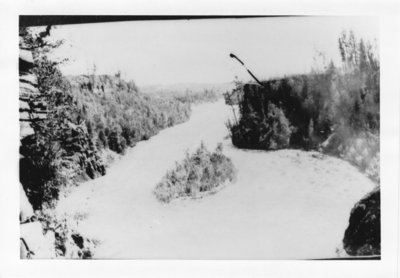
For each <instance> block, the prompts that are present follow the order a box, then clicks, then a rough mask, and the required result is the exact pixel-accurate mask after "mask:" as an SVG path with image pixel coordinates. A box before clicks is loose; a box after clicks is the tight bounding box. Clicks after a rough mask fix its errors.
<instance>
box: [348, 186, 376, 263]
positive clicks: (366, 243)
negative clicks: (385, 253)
mask: <svg viewBox="0 0 400 278" xmlns="http://www.w3.org/2000/svg"><path fill="white" fill-rule="evenodd" d="M380 192H381V191H380V188H379V187H378V188H376V189H374V190H373V191H372V192H370V193H369V194H367V195H366V196H365V197H364V198H362V199H361V200H360V201H359V202H357V203H356V204H355V206H354V208H353V209H352V210H351V213H350V219H349V226H348V227H347V229H346V232H345V234H344V238H343V247H344V250H345V251H346V253H347V254H349V255H351V256H365V255H380V254H381V208H380V203H381V202H380V197H381V194H380Z"/></svg>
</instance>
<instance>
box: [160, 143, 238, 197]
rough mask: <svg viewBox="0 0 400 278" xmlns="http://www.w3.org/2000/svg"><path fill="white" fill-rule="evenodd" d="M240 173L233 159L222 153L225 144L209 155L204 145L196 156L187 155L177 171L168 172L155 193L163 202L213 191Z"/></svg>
mask: <svg viewBox="0 0 400 278" xmlns="http://www.w3.org/2000/svg"><path fill="white" fill-rule="evenodd" d="M235 177H236V170H235V168H234V166H233V163H232V161H231V160H230V158H228V157H226V156H225V155H224V154H223V153H222V144H219V145H218V146H217V148H216V150H215V151H214V152H209V151H208V150H207V149H206V147H205V146H204V144H203V143H202V144H201V145H200V147H199V148H198V149H197V150H196V151H195V152H194V153H193V154H189V153H186V157H185V159H184V160H183V161H182V162H181V163H176V166H175V169H173V170H171V171H169V172H167V174H166V175H165V176H164V177H163V178H162V180H161V182H160V183H158V184H157V186H156V188H155V190H154V194H155V195H156V197H157V199H158V200H160V201H162V202H166V203H168V202H170V201H171V200H172V199H175V198H179V197H184V196H190V197H196V196H197V195H198V194H201V193H204V192H210V191H213V190H214V189H215V188H217V187H218V186H220V185H221V184H223V183H224V182H226V181H233V180H234V179H235Z"/></svg>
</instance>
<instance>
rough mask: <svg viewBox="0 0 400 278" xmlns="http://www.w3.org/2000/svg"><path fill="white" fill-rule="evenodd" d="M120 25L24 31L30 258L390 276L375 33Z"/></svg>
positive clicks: (232, 24) (322, 20)
mask: <svg viewBox="0 0 400 278" xmlns="http://www.w3.org/2000/svg"><path fill="white" fill-rule="evenodd" d="M74 19H76V20H77V21H79V20H82V21H83V22H82V23H78V22H73V23H71V24H69V21H72V20H74ZM121 19H122V20H123V21H117V22H112V21H111V22H110V21H108V22H107V17H105V18H104V20H105V22H96V17H81V18H79V17H68V16H66V17H51V16H47V17H46V16H37V17H36V16H26V17H25V16H21V17H20V28H19V39H20V42H19V47H20V56H19V61H20V62H19V63H20V64H19V74H20V95H19V99H20V107H19V111H20V116H21V118H20V127H21V133H20V137H21V138H20V140H21V147H20V155H21V158H20V183H21V213H20V221H21V258H23V259H25V258H26V259H29V258H32V259H36V258H55V259H57V258H66V259H76V258H80V259H91V258H98V259H333V258H348V257H351V258H353V257H362V258H364V259H366V258H367V259H380V255H381V234H380V224H381V223H380V220H381V217H380V173H379V169H380V167H379V166H380V151H379V149H380V148H379V138H380V132H379V131H380V109H379V104H380V86H379V83H380V62H379V59H380V58H379V32H378V31H379V30H378V22H377V19H376V18H363V17H361V18H358V17H321V16H319V17H313V16H310V17H293V16H287V17H279V16H278V17H238V18H235V17H226V18H224V17H220V18H218V17H215V18H213V17H209V18H207V17H205V18H201V17H192V18H191V17H188V18H185V17H176V18H171V19H170V18H169V17H153V18H152V17H150V18H146V17H143V18H135V17H133V18H132V19H130V18H124V17H122V18H121ZM125 19H126V20H125ZM117 20H118V18H117ZM85 21H88V22H85ZM90 21H94V22H90Z"/></svg>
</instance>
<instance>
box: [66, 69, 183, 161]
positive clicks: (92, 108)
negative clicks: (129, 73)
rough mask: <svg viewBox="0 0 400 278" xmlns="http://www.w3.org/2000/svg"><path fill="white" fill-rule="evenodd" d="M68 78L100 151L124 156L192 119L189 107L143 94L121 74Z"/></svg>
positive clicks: (170, 99) (174, 101)
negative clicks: (171, 127) (154, 136)
mask: <svg viewBox="0 0 400 278" xmlns="http://www.w3.org/2000/svg"><path fill="white" fill-rule="evenodd" d="M68 79H69V81H70V84H71V92H72V94H73V95H74V97H75V99H76V100H77V103H78V106H79V109H80V111H81V115H82V120H83V121H84V122H85V123H86V126H87V129H88V132H89V134H90V136H91V138H92V139H93V140H94V142H95V143H96V146H97V148H98V149H104V148H109V149H111V150H112V151H115V152H117V153H124V152H125V149H126V148H127V147H128V146H130V147H132V146H134V145H135V144H136V143H137V142H138V141H141V140H147V139H149V138H150V137H151V136H153V135H155V134H157V133H158V131H160V130H161V129H164V128H167V127H170V126H173V125H176V124H179V123H182V122H184V121H186V120H187V119H188V118H189V116H190V105H189V104H187V103H181V102H180V101H177V100H174V99H172V98H158V97H151V96H148V95H145V94H142V93H140V92H139V91H138V89H137V87H136V86H135V85H134V83H133V82H126V81H124V80H122V79H121V78H120V77H119V76H118V75H116V76H108V75H102V76H94V75H90V76H70V77H69V78H68ZM88 84H89V85H88Z"/></svg>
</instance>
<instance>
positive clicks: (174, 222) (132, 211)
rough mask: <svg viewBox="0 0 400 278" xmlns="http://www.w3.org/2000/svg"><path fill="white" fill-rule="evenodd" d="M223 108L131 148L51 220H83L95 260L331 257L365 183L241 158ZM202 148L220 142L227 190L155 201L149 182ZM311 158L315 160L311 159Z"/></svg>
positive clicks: (318, 166) (290, 157)
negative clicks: (231, 177) (233, 173)
mask: <svg viewBox="0 0 400 278" xmlns="http://www.w3.org/2000/svg"><path fill="white" fill-rule="evenodd" d="M231 113H232V112H231V108H230V107H228V106H226V105H224V103H223V101H219V102H216V103H209V104H202V105H199V106H195V107H194V108H193V114H192V117H191V119H190V120H189V121H188V122H186V123H183V124H180V125H177V126H174V127H172V128H168V129H166V130H163V131H161V132H160V133H159V134H158V135H156V136H154V137H152V138H151V139H150V140H148V141H143V142H140V143H138V144H137V146H136V147H134V148H132V149H130V150H129V151H128V153H127V154H126V155H125V156H124V157H122V158H121V159H120V160H118V161H116V162H115V163H113V165H112V166H111V167H110V169H109V171H108V173H107V175H106V176H104V177H101V178H98V179H95V180H91V181H88V182H86V183H83V184H81V185H80V186H79V187H77V188H76V189H74V190H73V191H72V193H71V194H70V195H69V196H68V197H67V198H65V199H62V200H60V202H59V205H58V207H57V213H59V214H64V213H66V214H68V215H71V216H74V215H84V217H83V218H84V219H83V220H82V221H81V222H80V224H79V230H80V232H81V233H82V235H85V236H87V237H90V238H96V239H98V240H99V241H100V242H101V244H100V245H99V246H98V248H97V249H96V250H95V254H94V257H95V258H113V259H115V258H128V259H135V258H145V259H165V258H169V259H306V258H323V257H335V256H336V254H335V249H336V247H338V246H339V245H340V243H341V240H342V238H343V234H344V231H345V229H346V227H347V224H348V219H349V215H350V210H351V208H352V207H353V205H354V204H355V203H356V202H357V201H358V200H359V199H360V198H361V197H363V196H364V194H366V193H367V192H369V191H370V190H371V189H372V188H373V183H372V182H371V181H370V180H369V179H368V178H366V177H365V176H364V175H363V174H361V173H360V172H359V171H358V170H357V169H356V168H355V167H353V166H351V165H350V164H349V163H347V162H345V161H342V160H340V159H337V158H333V157H328V156H322V155H319V154H317V153H314V152H304V151H299V150H282V151H275V152H263V151H246V150H239V149H236V148H235V147H233V146H232V144H231V142H230V140H229V139H224V138H226V135H227V134H228V131H227V129H226V127H225V122H226V120H227V119H228V117H231ZM201 140H203V141H204V142H205V144H206V146H207V147H209V148H210V149H213V148H215V146H216V144H217V143H218V142H223V145H224V153H225V154H226V155H227V156H229V157H231V158H232V161H233V163H234V165H235V167H236V168H237V169H238V178H237V181H236V183H234V184H228V185H226V186H225V187H223V188H221V190H220V191H219V192H218V193H216V194H214V195H209V196H206V197H205V198H202V199H197V200H190V199H186V200H175V201H173V202H171V203H170V204H163V203H160V202H159V201H157V199H156V198H155V196H154V195H153V194H152V191H153V189H154V187H155V185H156V183H157V182H158V181H159V180H160V179H161V177H162V176H163V175H164V174H165V173H166V171H167V170H169V169H171V168H172V167H173V166H174V162H175V161H177V160H180V159H182V158H183V157H184V153H185V150H187V149H189V150H194V149H195V148H196V147H198V146H199V145H200V141H201ZM316 154H317V155H316Z"/></svg>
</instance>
